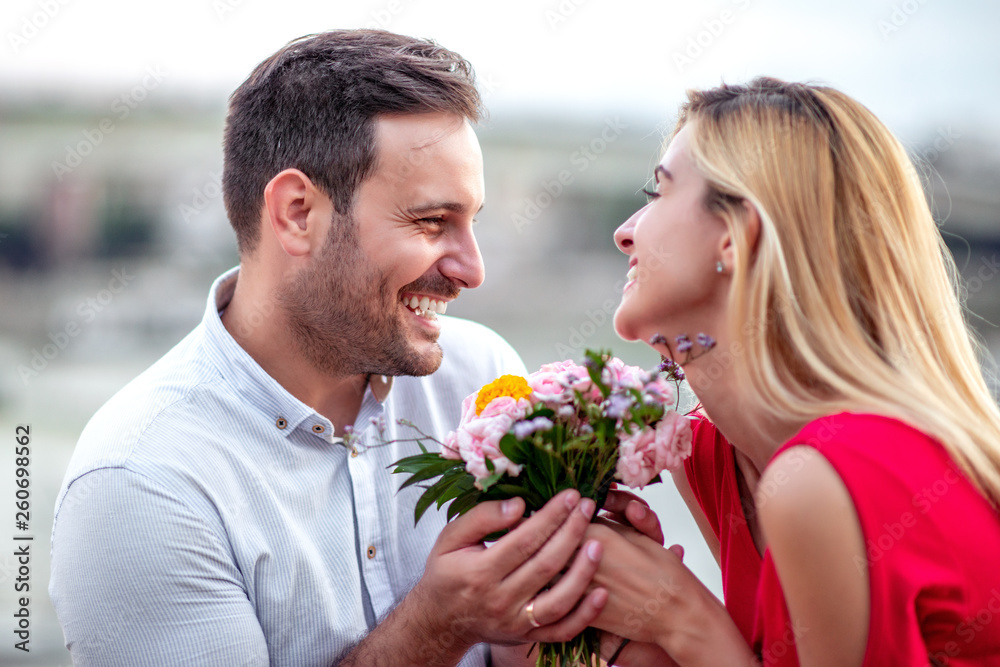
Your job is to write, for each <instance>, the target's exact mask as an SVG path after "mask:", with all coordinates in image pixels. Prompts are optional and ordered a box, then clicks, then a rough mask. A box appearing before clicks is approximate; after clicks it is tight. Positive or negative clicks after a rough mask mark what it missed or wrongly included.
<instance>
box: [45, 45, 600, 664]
mask: <svg viewBox="0 0 1000 667" xmlns="http://www.w3.org/2000/svg"><path fill="white" fill-rule="evenodd" d="M479 104H480V101H479V96H478V94H477V93H476V90H475V87H474V84H473V82H472V73H471V68H470V67H469V65H468V63H466V62H465V61H464V60H462V59H461V58H460V57H459V56H457V55H456V54H454V53H452V52H450V51H447V50H445V49H442V48H440V47H438V46H437V45H434V44H433V43H429V42H425V41H421V40H414V39H411V38H407V37H402V36H398V35H393V34H390V33H386V32H381V31H337V32H331V33H325V34H320V35H315V36H311V37H308V38H303V39H300V40H296V41H294V42H292V43H290V44H289V45H288V46H286V47H285V48H284V49H282V50H281V51H279V52H278V53H277V54H275V55H274V56H272V57H271V58H269V59H268V60H266V61H264V62H263V63H261V64H260V65H259V66H258V67H257V69H256V70H255V71H254V72H253V73H252V74H251V75H250V77H249V78H248V79H247V80H246V81H245V82H244V83H243V84H242V85H241V86H240V88H239V89H238V90H237V91H236V92H235V93H234V94H233V96H232V98H231V100H230V107H229V113H228V118H227V126H226V132H225V141H224V151H225V170H224V177H223V189H224V195H225V203H226V208H227V211H228V214H229V218H230V221H231V223H232V225H233V227H234V229H235V231H236V236H237V242H238V245H239V250H240V267H239V269H238V270H235V269H234V270H232V271H230V272H228V273H226V274H224V275H223V276H221V277H220V278H219V279H218V280H217V281H216V283H215V285H214V286H213V287H212V290H211V294H210V296H209V301H208V306H207V308H206V312H205V317H204V320H203V321H202V323H201V325H200V326H198V327H197V328H196V329H195V330H194V331H193V332H192V333H191V334H190V335H189V336H187V337H186V338H185V339H184V340H183V341H182V342H181V343H180V344H179V345H178V346H177V347H175V348H174V349H173V350H172V351H170V352H169V353H168V354H167V355H166V356H165V357H164V358H163V359H161V360H160V361H159V362H157V363H156V364H155V365H154V366H152V367H151V368H150V369H149V370H147V371H146V372H145V373H143V374H142V375H141V376H140V377H139V378H137V379H136V380H135V381H133V382H132V383H130V384H129V385H128V386H127V387H126V388H125V389H123V390H122V391H121V392H120V393H119V394H118V395H116V396H115V397H114V398H112V399H111V401H109V402H108V404H107V405H105V406H104V407H103V408H102V409H101V410H100V411H99V412H98V413H97V414H96V415H95V417H94V418H93V419H92V420H91V422H90V424H88V426H87V428H86V429H85V431H84V433H83V435H82V436H81V438H80V442H79V444H78V446H77V449H76V451H75V452H74V456H73V460H72V461H71V464H70V467H69V470H68V472H67V475H66V479H65V482H64V485H63V489H62V492H61V493H60V497H59V500H58V502H57V508H56V520H55V525H54V528H53V547H52V581H51V586H50V592H51V596H52V600H53V603H54V604H55V606H56V610H57V612H58V614H59V617H60V620H61V622H62V624H63V629H64V633H65V636H66V644H67V647H68V648H69V649H70V651H71V652H72V653H73V658H74V662H75V663H76V664H81V665H112V664H114V665H119V664H120V665H227V666H235V665H246V666H248V667H249V666H254V667H256V666H263V665H275V666H277V665H309V666H313V665H316V666H320V665H323V666H326V665H332V664H343V665H454V664H458V663H459V662H460V661H461V664H462V665H484V664H486V663H487V661H488V660H492V663H493V664H495V665H513V664H526V661H525V653H526V647H525V646H523V644H524V643H526V642H533V641H539V640H540V641H554V640H561V639H565V638H568V637H570V636H572V635H573V634H575V633H576V632H578V631H579V630H581V629H582V628H583V627H585V626H586V625H587V623H588V622H589V621H590V620H591V619H592V618H594V617H595V616H596V614H597V613H598V611H599V609H600V607H601V606H602V605H603V603H604V601H605V600H606V593H605V592H604V591H603V590H596V591H592V592H591V593H589V594H587V595H584V591H585V588H586V586H587V584H588V582H589V580H590V577H591V575H592V574H593V572H594V570H595V568H596V562H597V560H598V559H599V558H600V548H599V545H597V544H596V543H588V544H585V545H583V548H579V547H580V546H581V545H580V541H581V538H582V535H583V532H584V530H585V529H586V526H587V524H588V521H589V518H590V515H591V514H592V512H593V503H592V502H591V501H589V500H583V501H580V500H579V496H578V494H575V493H574V492H567V493H564V494H562V495H561V496H558V497H557V498H556V499H554V500H553V501H552V502H550V503H549V504H548V505H546V507H544V508H543V509H542V510H540V511H539V512H537V513H536V514H535V515H534V516H532V517H531V518H529V519H527V520H524V521H523V523H520V525H517V524H518V522H519V521H520V520H521V515H522V512H523V509H524V506H523V504H522V503H521V501H520V500H519V499H518V500H512V501H506V502H505V503H488V504H484V505H481V506H479V507H477V508H475V509H473V510H472V511H470V512H469V513H468V514H467V515H465V516H464V517H461V518H459V519H457V520H455V521H454V522H452V524H450V525H448V526H447V527H445V526H444V519H443V517H442V516H441V515H440V514H438V513H435V512H430V513H428V515H427V517H425V518H424V519H423V520H422V521H421V523H420V524H419V525H417V526H416V528H414V527H413V507H414V504H415V501H416V498H417V497H418V496H419V489H413V488H411V489H407V490H405V491H403V492H399V493H397V490H398V488H399V486H400V484H401V482H402V481H403V480H402V479H397V478H394V477H393V476H392V475H391V474H390V473H389V471H387V470H386V466H387V465H389V464H390V463H391V462H392V461H394V460H397V459H399V458H401V457H403V456H406V455H408V454H411V453H414V451H415V447H416V445H415V444H414V443H413V442H412V441H399V442H391V444H384V443H385V442H386V441H394V440H400V439H404V440H405V439H412V437H413V436H414V435H415V433H413V432H411V431H407V430H405V429H403V428H402V427H399V426H397V424H396V419H398V418H401V417H405V418H407V419H410V420H412V421H414V422H415V423H416V424H417V425H418V426H419V427H420V429H421V430H423V431H424V432H426V433H431V434H434V435H435V436H436V437H437V438H438V439H442V438H443V436H444V435H445V433H447V431H448V430H450V429H451V428H453V427H454V426H455V425H456V424H457V422H458V419H459V409H460V403H461V400H462V398H463V397H464V396H466V395H467V394H469V393H471V392H473V391H475V390H477V389H478V388H479V387H480V386H481V385H482V384H484V383H485V382H488V381H490V380H492V379H493V378H495V377H496V376H498V375H500V374H503V373H508V372H511V373H522V372H523V366H522V364H521V362H520V360H519V359H518V357H517V355H516V354H515V353H514V352H513V350H512V349H511V348H510V347H509V346H508V345H507V344H506V343H505V342H504V341H502V340H501V339H500V338H499V337H498V336H497V335H496V334H494V333H493V332H491V331H489V330H488V329H485V328H483V327H481V326H479V325H475V324H473V323H470V322H465V321H461V320H455V319H452V318H443V317H439V315H440V314H442V313H444V311H445V308H446V306H447V304H448V303H449V302H450V301H452V300H453V299H455V298H456V297H457V296H458V294H459V292H460V290H461V289H462V288H474V287H476V286H478V285H479V284H480V283H481V282H482V281H483V277H484V271H483V265H482V259H481V256H480V254H479V249H478V246H477V245H476V241H475V237H474V236H473V231H472V224H473V222H474V220H473V217H474V215H475V214H476V212H477V211H478V210H479V209H480V207H481V206H482V202H483V196H484V193H483V176H482V156H481V153H480V149H479V144H478V142H477V140H476V137H475V133H474V132H473V130H472V128H471V125H470V121H472V122H474V121H475V120H477V119H478V116H479ZM394 378H395V379H394ZM352 429H353V434H352V435H351V437H349V438H346V439H345V437H344V436H345V435H346V434H348V433H349V432H350V431H351V430H352ZM515 525H517V527H516V528H515V530H513V531H511V532H510V533H509V534H508V535H507V536H505V537H504V538H502V539H500V540H499V541H497V542H496V543H495V544H494V545H493V546H491V547H490V548H489V549H486V548H485V547H484V546H483V544H482V538H483V537H484V536H486V535H488V534H489V533H491V532H493V531H496V530H498V529H502V528H505V527H512V526H515ZM439 533H440V536H439ZM574 553H575V555H574ZM425 565H426V570H425ZM567 566H568V568H569V569H568V571H567V574H565V575H564V576H563V577H562V578H561V579H560V580H559V582H558V583H557V584H556V585H555V586H553V587H552V588H551V589H549V590H544V591H543V589H544V588H545V585H546V584H547V582H549V581H550V580H551V579H552V577H553V576H554V575H555V574H556V573H558V572H559V571H560V570H562V569H563V568H565V567H567ZM540 591H543V592H540ZM581 597H582V598H583V599H582V601H581ZM482 642H489V643H491V644H493V646H492V649H491V648H490V647H488V646H486V645H485V644H483V643H482ZM470 649H471V650H470ZM463 656H464V657H463Z"/></svg>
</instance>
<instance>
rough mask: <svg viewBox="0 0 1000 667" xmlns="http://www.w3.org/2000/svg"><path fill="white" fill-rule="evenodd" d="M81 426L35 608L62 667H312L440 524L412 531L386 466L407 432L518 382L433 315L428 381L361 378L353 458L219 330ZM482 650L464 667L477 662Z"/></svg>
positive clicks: (372, 608) (225, 281) (339, 644)
mask: <svg viewBox="0 0 1000 667" xmlns="http://www.w3.org/2000/svg"><path fill="white" fill-rule="evenodd" d="M236 277H237V270H236V269H233V270H232V271H230V272H228V273H226V274H224V275H223V276H221V277H220V278H219V279H218V280H217V281H216V282H215V284H214V285H213V286H212V291H211V293H210V295H209V299H208V306H207V308H206V311H205V317H204V320H203V321H202V323H201V324H200V325H199V326H198V327H197V328H195V330H194V331H192V332H191V333H190V334H189V335H188V336H187V337H186V338H185V339H184V340H183V341H181V342H180V343H179V344H178V345H177V346H176V347H175V348H174V349H173V350H171V351H170V352H168V353H167V354H166V355H165V356H164V357H163V358H162V359H160V360H159V361H158V362H157V363H156V364H154V365H153V366H152V367H150V368H149V369H148V370H147V371H145V372H144V373H143V374H142V375H140V376H139V377H138V378H136V379H135V380H133V381H132V382H131V383H129V384H128V385H127V386H126V387H125V388H124V389H122V390H121V391H120V392H119V393H118V394H117V395H115V396H114V397H113V398H112V399H111V400H110V401H108V403H107V404H106V405H105V406H104V407H102V408H101V409H100V410H99V411H98V412H97V414H96V415H95V416H94V417H93V419H91V421H90V423H89V424H88V425H87V427H86V429H85V430H84V432H83V434H82V435H81V437H80V441H79V443H78V444H77V447H76V450H75V451H74V453H73V458H72V460H71V462H70V465H69V469H68V471H67V473H66V478H65V480H64V482H63V487H62V490H61V491H60V494H59V498H58V500H57V503H56V518H55V525H54V526H53V530H52V578H51V584H50V587H49V592H50V595H51V597H52V601H53V603H54V604H55V607H56V611H57V612H58V615H59V619H60V621H61V623H62V626H63V632H64V634H65V638H66V646H67V647H68V648H69V650H70V651H71V652H72V655H73V661H74V663H75V664H77V665H123V666H127V667H134V666H137V665H220V666H221V665H225V666H226V667H236V666H238V665H243V666H246V667H260V666H263V665H274V666H275V667H278V666H281V667H284V666H292V665H296V666H300V665H301V666H309V667H312V666H316V667H327V666H328V665H331V664H332V663H333V661H334V659H335V658H336V657H337V656H338V655H340V654H341V653H342V652H343V651H344V650H345V649H346V648H347V647H349V646H350V645H352V644H354V643H356V642H357V641H359V640H360V639H361V638H362V637H363V636H364V635H365V633H366V632H368V631H369V630H370V629H371V627H372V626H373V624H374V623H375V622H376V619H381V618H383V617H384V616H385V615H386V614H387V613H388V612H389V611H390V610H391V609H392V608H393V606H394V605H395V604H396V603H398V602H399V601H400V600H401V599H402V598H403V596H405V595H406V593H407V591H409V590H410V588H411V587H412V586H413V584H414V583H416V581H417V579H418V578H419V577H420V575H421V573H422V572H423V568H424V564H425V562H426V559H427V555H428V553H429V551H430V548H431V546H432V545H433V543H434V540H435V539H436V537H437V535H438V533H439V532H440V531H441V528H442V527H443V526H444V513H443V512H436V511H434V510H433V509H432V510H431V511H429V512H428V513H427V514H426V515H425V516H424V518H423V519H421V521H420V523H419V524H418V525H417V526H416V528H414V526H413V507H414V504H415V502H416V499H417V498H418V496H419V495H420V492H421V490H420V489H417V488H412V487H411V488H409V489H406V490H405V491H403V492H400V493H397V490H398V489H399V486H400V485H401V484H402V483H403V481H404V480H405V476H402V475H393V474H391V473H390V471H389V470H387V469H386V466H388V465H389V464H390V463H392V462H393V461H396V460H397V459H399V458H401V457H403V456H407V455H409V454H412V453H415V452H417V451H419V450H418V448H417V445H416V444H414V443H395V444H392V445H388V446H383V447H372V448H370V449H369V448H366V446H368V445H374V444H376V442H377V441H378V440H377V437H376V429H375V427H374V426H373V424H372V420H373V419H378V418H380V417H384V419H385V422H386V424H387V433H386V437H387V438H388V439H393V438H397V437H404V438H405V437H412V436H413V432H412V431H410V430H409V429H406V428H404V427H401V426H397V425H396V423H395V421H396V419H397V418H400V417H405V418H408V419H410V420H412V421H413V422H415V423H416V424H417V425H418V426H420V427H421V428H422V429H423V430H424V431H425V432H426V433H431V434H434V435H435V436H436V437H437V438H438V439H439V440H440V439H443V437H444V435H445V434H446V433H447V432H448V431H449V430H450V429H452V428H454V427H455V425H457V423H458V420H459V417H460V408H461V401H462V399H463V398H464V397H465V396H467V395H468V394H470V393H472V392H473V391H476V390H477V389H479V387H480V386H482V385H483V384H485V383H486V382H489V381H491V380H493V379H494V378H496V377H497V376H499V375H502V374H504V373H516V374H524V366H523V364H522V362H521V360H520V358H519V357H518V356H517V354H516V353H515V352H514V350H513V349H512V348H511V347H510V346H509V345H508V344H507V343H506V342H504V341H503V339H501V338H500V337H499V336H498V335H497V334H495V333H494V332H492V331H490V330H489V329H487V328H485V327H483V326H481V325H478V324H474V323H472V322H468V321H465V320H460V319H456V318H449V317H442V318H441V323H442V324H441V338H440V344H441V347H442V348H443V350H444V361H443V363H442V365H441V368H440V369H439V370H438V371H437V372H435V373H434V374H432V375H430V376H427V377H422V378H414V377H399V378H396V379H395V381H394V383H391V384H386V383H383V382H381V381H380V380H381V378H378V380H373V381H372V382H371V383H370V384H369V387H368V389H367V391H366V392H365V396H364V400H363V402H362V405H361V411H360V413H359V414H358V418H357V421H356V422H355V429H356V432H357V433H358V434H359V435H360V443H359V446H358V447H357V451H358V453H357V454H354V455H352V452H350V451H348V449H347V447H345V446H344V444H343V441H341V440H340V439H339V438H335V437H332V433H333V427H332V424H331V423H330V421H329V420H328V419H326V418H325V417H323V416H322V415H320V414H318V413H317V412H316V411H315V410H313V409H312V408H310V407H309V406H307V405H305V404H303V403H302V402H300V401H299V400H298V399H296V398H294V397H293V396H292V395H291V394H289V393H288V392H287V391H285V390H284V389H283V388H282V387H281V386H280V385H279V384H278V383H277V382H276V381H275V380H274V379H273V378H272V377H270V376H269V375H267V373H265V372H264V371H263V369H261V368H260V366H258V365H257V363H256V362H254V360H253V359H252V358H251V357H250V356H249V355H248V354H247V353H246V352H245V351H244V350H243V348H241V347H240V346H239V345H238V344H237V343H236V341H235V340H233V338H232V337H231V336H230V335H229V333H228V332H227V331H226V329H225V327H224V326H223V324H222V321H221V319H220V317H219V313H220V311H221V310H222V309H224V308H225V307H226V306H227V305H228V303H229V300H230V299H231V298H232V294H233V289H234V288H235V285H236ZM487 655H488V649H487V647H486V646H483V645H480V646H477V647H476V648H475V649H473V650H472V651H470V652H469V654H468V655H466V657H465V659H464V660H463V661H462V663H461V664H462V665H463V667H472V666H473V665H477V666H481V665H484V664H485V663H486V662H487Z"/></svg>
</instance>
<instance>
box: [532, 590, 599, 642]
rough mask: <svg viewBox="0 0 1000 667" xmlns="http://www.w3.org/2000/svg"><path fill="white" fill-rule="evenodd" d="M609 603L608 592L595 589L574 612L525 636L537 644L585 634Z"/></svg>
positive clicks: (567, 639)
mask: <svg viewBox="0 0 1000 667" xmlns="http://www.w3.org/2000/svg"><path fill="white" fill-rule="evenodd" d="M607 603H608V591H607V590H606V589H604V588H595V589H594V590H592V591H591V592H590V593H588V594H587V596H586V597H585V598H583V600H581V601H580V604H578V605H577V606H576V608H575V609H573V611H572V612H571V613H570V614H568V615H566V616H563V617H562V619H560V620H558V621H556V622H555V623H551V624H549V625H545V626H542V627H540V628H536V629H534V630H532V631H531V632H529V633H528V634H526V635H525V638H526V639H528V640H530V641H535V642H564V641H569V640H570V639H572V638H573V637H576V636H577V635H578V634H580V633H581V632H583V631H584V630H585V629H586V628H587V627H588V626H589V625H590V624H591V623H592V622H593V621H594V619H596V618H597V617H598V616H599V615H600V613H601V610H602V609H604V606H605V605H606V604H607Z"/></svg>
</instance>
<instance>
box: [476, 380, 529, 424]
mask: <svg viewBox="0 0 1000 667" xmlns="http://www.w3.org/2000/svg"><path fill="white" fill-rule="evenodd" d="M501 396H510V397H511V398H513V399H514V400H515V401H516V400H518V399H519V398H528V397H529V396H531V386H530V385H528V381H527V380H525V379H524V378H523V377H521V376H520V375H501V376H500V377H498V378H497V379H496V380H494V381H493V382H490V383H489V384H487V385H484V386H483V388H482V389H480V390H479V395H478V396H476V414H477V415H478V414H480V413H481V412H482V411H483V410H485V409H486V406H487V405H489V404H490V401H492V400H493V399H494V398H500V397H501Z"/></svg>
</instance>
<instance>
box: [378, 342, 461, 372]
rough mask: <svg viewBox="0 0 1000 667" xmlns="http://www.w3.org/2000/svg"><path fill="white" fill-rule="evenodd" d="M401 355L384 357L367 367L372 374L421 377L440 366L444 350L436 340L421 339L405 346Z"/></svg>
mask: <svg viewBox="0 0 1000 667" xmlns="http://www.w3.org/2000/svg"><path fill="white" fill-rule="evenodd" d="M403 354H404V356H403V357H396V358H394V359H385V360H384V362H383V363H382V364H379V365H377V366H375V367H372V368H369V370H368V372H369V373H372V374H373V375H392V376H396V377H399V376H411V377H422V376H425V375H430V374H431V373H433V372H434V371H436V370H437V369H438V368H440V367H441V360H442V359H443V358H444V352H443V351H442V350H441V346H440V345H438V344H437V343H436V342H430V341H421V342H420V343H418V344H416V345H414V344H412V343H411V344H410V345H407V346H406V350H405V352H404V353H403Z"/></svg>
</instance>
